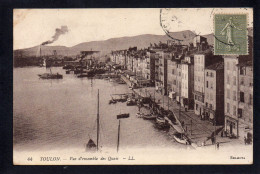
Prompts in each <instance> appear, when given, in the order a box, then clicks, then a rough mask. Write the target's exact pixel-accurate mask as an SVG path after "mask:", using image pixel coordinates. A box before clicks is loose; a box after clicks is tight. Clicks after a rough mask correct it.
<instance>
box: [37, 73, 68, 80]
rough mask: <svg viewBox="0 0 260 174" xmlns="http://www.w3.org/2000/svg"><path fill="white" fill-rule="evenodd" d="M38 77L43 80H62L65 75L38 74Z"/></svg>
mask: <svg viewBox="0 0 260 174" xmlns="http://www.w3.org/2000/svg"><path fill="white" fill-rule="evenodd" d="M38 76H39V77H40V78H41V79H62V78H63V75H61V74H59V73H55V74H53V73H44V74H38Z"/></svg>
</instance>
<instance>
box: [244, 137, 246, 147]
mask: <svg viewBox="0 0 260 174" xmlns="http://www.w3.org/2000/svg"><path fill="white" fill-rule="evenodd" d="M244 142H245V145H246V136H244Z"/></svg>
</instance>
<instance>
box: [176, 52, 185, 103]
mask: <svg viewBox="0 0 260 174" xmlns="http://www.w3.org/2000/svg"><path fill="white" fill-rule="evenodd" d="M183 58H184V56H183V55H179V56H178V58H176V59H177V60H178V61H177V62H176V63H177V64H176V65H177V69H176V71H177V75H176V86H177V89H176V91H175V92H176V101H177V102H179V103H180V102H181V85H182V76H181V71H182V70H181V69H182V68H181V66H182V64H181V60H182V59H183Z"/></svg>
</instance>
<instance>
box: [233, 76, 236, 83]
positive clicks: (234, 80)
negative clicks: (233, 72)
mask: <svg viewBox="0 0 260 174" xmlns="http://www.w3.org/2000/svg"><path fill="white" fill-rule="evenodd" d="M236 84H237V78H236V77H235V76H234V77H233V85H236Z"/></svg>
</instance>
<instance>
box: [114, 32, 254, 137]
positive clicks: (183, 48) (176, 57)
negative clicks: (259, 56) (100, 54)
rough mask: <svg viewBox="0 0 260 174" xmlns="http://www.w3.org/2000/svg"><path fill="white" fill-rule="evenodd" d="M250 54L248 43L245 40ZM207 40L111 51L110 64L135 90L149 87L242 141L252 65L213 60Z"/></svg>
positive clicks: (248, 120) (244, 60) (249, 122)
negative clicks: (131, 82) (123, 75)
mask: <svg viewBox="0 0 260 174" xmlns="http://www.w3.org/2000/svg"><path fill="white" fill-rule="evenodd" d="M249 42H250V44H249V48H250V49H252V39H251V38H250V37H249ZM212 49H213V48H212V47H211V46H210V45H208V43H207V39H206V38H204V37H202V36H196V37H195V38H194V40H193V43H191V44H189V45H181V44H170V42H168V43H167V44H159V45H156V46H152V45H151V46H150V47H148V48H147V49H141V50H138V49H137V48H136V47H133V48H129V49H128V50H118V51H113V52H112V53H111V55H110V60H111V61H112V62H113V63H114V64H117V65H120V66H121V67H122V68H123V69H125V72H126V74H128V75H127V76H128V77H129V78H131V80H133V83H134V84H135V85H136V86H138V87H143V86H148V85H152V86H155V89H156V90H157V91H158V92H160V93H161V94H162V95H168V96H169V98H171V99H172V100H175V101H177V102H178V103H180V104H181V105H182V106H183V107H185V108H186V109H192V110H194V113H195V114H196V115H198V116H199V117H201V119H203V120H209V121H211V122H212V123H213V124H216V125H224V127H225V131H226V132H227V134H228V135H229V136H232V137H244V136H245V134H247V133H248V132H252V126H253V64H252V59H253V56H252V50H249V55H247V56H239V55H237V56H236V55H226V56H216V55H213V53H212Z"/></svg>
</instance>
